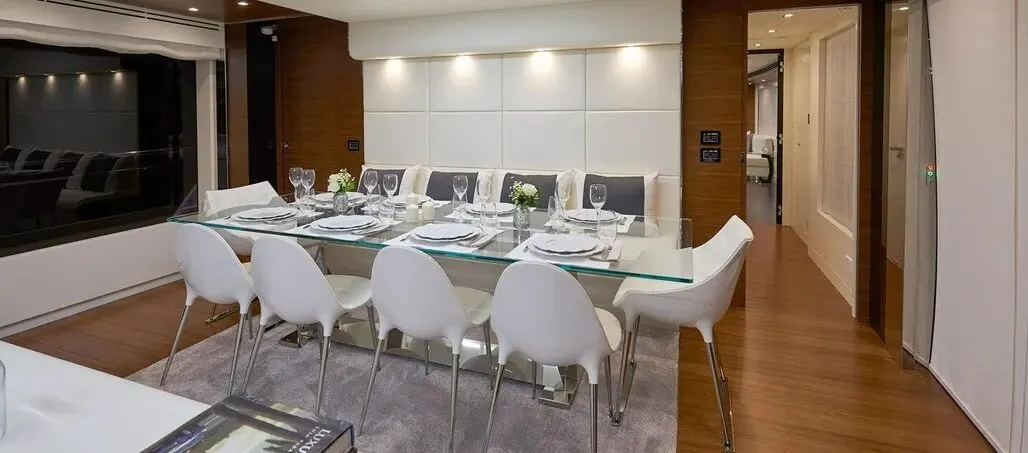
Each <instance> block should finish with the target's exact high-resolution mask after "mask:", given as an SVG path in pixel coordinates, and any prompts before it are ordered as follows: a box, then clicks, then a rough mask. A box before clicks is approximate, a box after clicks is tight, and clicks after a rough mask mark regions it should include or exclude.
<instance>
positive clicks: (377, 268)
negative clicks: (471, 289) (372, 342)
mask: <svg viewBox="0 0 1028 453" xmlns="http://www.w3.org/2000/svg"><path fill="white" fill-rule="evenodd" d="M371 297H372V300H374V304H375V310H377V311H378V314H379V320H380V321H381V323H382V327H381V328H380V329H378V337H379V338H380V339H382V338H385V335H386V333H388V331H389V329H393V328H395V329H399V330H400V331H401V332H403V333H405V334H407V335H409V336H411V337H414V338H417V339H421V340H424V339H430V338H438V337H445V338H447V339H449V340H450V344H451V345H453V351H454V353H457V352H459V351H460V343H461V339H462V338H464V334H466V333H467V331H468V330H469V329H471V327H473V326H474V324H472V322H471V319H470V318H469V317H468V314H467V313H466V312H465V311H464V306H463V305H461V303H460V299H459V298H458V297H457V292H456V291H455V290H454V288H453V283H451V282H450V278H449V277H447V276H446V272H444V271H443V268H442V267H441V266H439V263H437V262H436V261H435V260H433V259H432V257H430V256H428V254H426V253H425V252H422V251H420V250H417V249H413V248H409V247H403V246H389V247H386V248H384V249H382V250H380V251H379V252H378V255H377V256H375V262H374V264H372V266H371Z"/></svg>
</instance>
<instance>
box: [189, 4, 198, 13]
mask: <svg viewBox="0 0 1028 453" xmlns="http://www.w3.org/2000/svg"><path fill="white" fill-rule="evenodd" d="M189 11H191V12H194V13H195V12H198V11H200V8H197V7H195V6H190V7H189Z"/></svg>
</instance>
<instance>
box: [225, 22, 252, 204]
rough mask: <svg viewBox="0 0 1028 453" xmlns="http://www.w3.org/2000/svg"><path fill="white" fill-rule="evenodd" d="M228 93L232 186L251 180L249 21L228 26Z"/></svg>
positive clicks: (230, 180)
mask: <svg viewBox="0 0 1028 453" xmlns="http://www.w3.org/2000/svg"><path fill="white" fill-rule="evenodd" d="M225 60H226V62H225V65H226V67H225V77H226V83H227V87H226V88H227V90H226V92H227V94H226V95H227V96H228V156H227V157H228V186H229V187H239V186H245V185H247V184H249V183H250V143H249V139H248V135H249V130H250V129H249V125H248V124H249V115H248V113H247V112H248V106H247V94H246V86H247V85H246V24H229V25H226V26H225Z"/></svg>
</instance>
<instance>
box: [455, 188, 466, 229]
mask: <svg viewBox="0 0 1028 453" xmlns="http://www.w3.org/2000/svg"><path fill="white" fill-rule="evenodd" d="M464 205H465V203H464V197H463V194H461V195H458V194H457V192H454V193H453V213H454V214H455V215H456V217H457V223H464Z"/></svg>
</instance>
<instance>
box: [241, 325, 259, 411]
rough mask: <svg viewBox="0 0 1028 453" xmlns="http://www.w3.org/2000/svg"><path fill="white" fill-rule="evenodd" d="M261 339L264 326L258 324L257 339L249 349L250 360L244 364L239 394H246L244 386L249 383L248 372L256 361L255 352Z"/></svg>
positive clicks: (250, 371)
mask: <svg viewBox="0 0 1028 453" xmlns="http://www.w3.org/2000/svg"><path fill="white" fill-rule="evenodd" d="M261 340H264V326H260V327H259V328H258V329H257V339H256V340H254V341H253V350H252V351H250V361H249V363H248V364H247V365H246V375H244V376H243V390H242V392H240V393H241V394H243V395H245V394H246V387H247V385H249V384H250V373H252V372H253V364H254V363H256V362H257V353H258V352H260V350H261Z"/></svg>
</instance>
